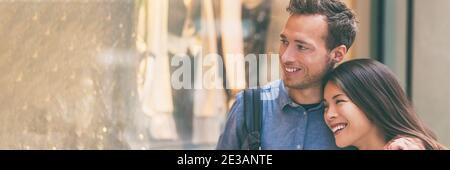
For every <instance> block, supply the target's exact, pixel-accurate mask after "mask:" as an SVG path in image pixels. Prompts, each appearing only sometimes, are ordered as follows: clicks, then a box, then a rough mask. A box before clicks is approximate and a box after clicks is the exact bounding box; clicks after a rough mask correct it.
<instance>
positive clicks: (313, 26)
mask: <svg viewBox="0 0 450 170" xmlns="http://www.w3.org/2000/svg"><path fill="white" fill-rule="evenodd" d="M287 11H288V12H289V13H290V16H289V18H288V20H287V23H286V25H285V26H284V30H283V31H282V33H281V35H280V41H281V42H280V50H279V52H280V69H281V74H282V80H278V81H275V82H272V83H270V84H269V85H266V86H264V87H262V88H261V89H262V91H261V103H262V115H263V119H262V120H263V121H262V129H261V138H260V140H261V145H260V148H261V149H338V147H337V146H336V145H335V142H334V136H333V134H332V132H331V131H330V130H329V129H328V127H327V126H326V124H325V122H324V119H323V104H322V97H323V89H322V88H323V87H322V79H323V77H324V76H325V75H326V74H327V73H328V72H329V71H330V70H332V69H333V67H334V65H335V64H337V63H339V62H341V61H342V60H343V58H344V56H345V54H346V53H347V51H348V49H349V48H350V47H351V45H352V44H353V41H354V39H355V36H356V30H357V28H356V19H355V15H354V13H353V12H352V11H351V10H350V9H349V8H348V7H347V6H346V5H345V4H344V3H342V2H341V1H338V0H291V1H290V3H289V6H288V8H287ZM243 103H244V102H243V94H242V93H239V94H238V95H237V97H236V102H235V103H234V105H233V107H232V108H231V110H230V113H229V115H228V120H227V123H226V126H225V129H224V131H223V133H222V135H221V136H220V139H219V142H218V145H217V149H248V148H246V147H247V146H243V143H245V142H244V139H246V136H247V132H246V131H247V130H246V129H245V128H246V127H245V122H244V111H243V109H244V106H243V105H244V104H243ZM394 143H395V142H394ZM398 148H400V147H398Z"/></svg>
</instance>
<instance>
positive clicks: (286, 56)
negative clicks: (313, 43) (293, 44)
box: [281, 47, 295, 64]
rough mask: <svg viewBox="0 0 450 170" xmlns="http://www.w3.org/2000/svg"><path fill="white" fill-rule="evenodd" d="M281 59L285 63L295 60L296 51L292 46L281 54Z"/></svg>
mask: <svg viewBox="0 0 450 170" xmlns="http://www.w3.org/2000/svg"><path fill="white" fill-rule="evenodd" d="M281 61H282V62H283V63H284V64H286V63H291V62H294V61H295V53H294V51H293V50H292V49H291V48H290V47H288V48H286V51H284V53H283V54H282V55H281Z"/></svg>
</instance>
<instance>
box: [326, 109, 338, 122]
mask: <svg viewBox="0 0 450 170" xmlns="http://www.w3.org/2000/svg"><path fill="white" fill-rule="evenodd" d="M336 116H337V114H336V112H335V111H334V110H330V109H329V110H327V111H326V112H325V119H327V120H333V119H335V118H336Z"/></svg>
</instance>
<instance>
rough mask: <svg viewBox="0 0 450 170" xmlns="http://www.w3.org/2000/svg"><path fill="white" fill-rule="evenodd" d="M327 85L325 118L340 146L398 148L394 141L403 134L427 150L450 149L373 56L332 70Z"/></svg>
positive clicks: (390, 73)
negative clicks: (392, 145)
mask: <svg viewBox="0 0 450 170" xmlns="http://www.w3.org/2000/svg"><path fill="white" fill-rule="evenodd" d="M324 84H325V91H324V103H325V112H324V118H325V122H326V124H327V125H328V127H329V128H330V129H331V130H332V131H333V133H334V135H335V139H336V145H337V146H339V147H347V146H354V147H357V148H358V149H375V150H378V149H392V148H389V147H388V146H389V144H388V143H389V142H388V141H392V140H394V137H399V136H400V137H405V138H402V140H404V142H408V140H414V139H416V140H417V139H418V140H420V141H421V142H422V144H423V146H424V148H423V147H422V148H423V149H445V147H444V146H443V145H442V144H440V143H438V142H437V141H436V137H435V135H434V134H433V132H431V131H430V130H429V129H428V128H427V127H425V125H424V124H423V122H422V121H420V120H419V119H418V117H417V115H416V113H415V111H414V109H413V107H412V105H411V103H410V102H409V100H408V99H407V97H406V95H405V93H404V92H403V90H402V88H401V87H400V85H399V83H398V82H397V80H396V78H395V76H394V74H393V73H392V72H391V71H390V70H389V69H388V68H387V67H386V66H385V65H383V64H381V63H379V62H377V61H375V60H371V59H357V60H351V61H348V62H345V63H343V64H341V65H340V66H338V67H337V68H336V69H335V70H334V71H333V72H331V73H330V74H329V75H328V76H327V78H326V79H325V83H324ZM405 139H406V140H405ZM409 142H410V143H414V142H413V141H409ZM412 148H421V147H420V146H417V147H412Z"/></svg>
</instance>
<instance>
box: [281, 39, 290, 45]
mask: <svg viewBox="0 0 450 170" xmlns="http://www.w3.org/2000/svg"><path fill="white" fill-rule="evenodd" d="M280 41H281V44H283V45H288V44H289V42H288V41H286V40H284V39H281V40H280Z"/></svg>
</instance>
